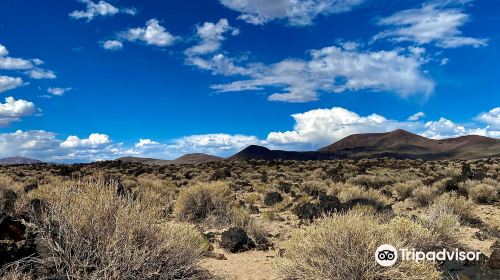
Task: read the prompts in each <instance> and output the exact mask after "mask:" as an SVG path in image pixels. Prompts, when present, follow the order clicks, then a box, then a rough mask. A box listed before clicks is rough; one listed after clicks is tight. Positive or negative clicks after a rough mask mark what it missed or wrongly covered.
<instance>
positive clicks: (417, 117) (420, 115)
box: [408, 112, 425, 121]
mask: <svg viewBox="0 0 500 280" xmlns="http://www.w3.org/2000/svg"><path fill="white" fill-rule="evenodd" d="M423 117H425V113H424V112H418V113H415V114H413V115H411V116H409V117H408V120H409V121H418V120H420V119H421V118H423Z"/></svg>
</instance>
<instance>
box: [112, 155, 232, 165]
mask: <svg viewBox="0 0 500 280" xmlns="http://www.w3.org/2000/svg"><path fill="white" fill-rule="evenodd" d="M116 160H118V161H122V162H130V163H143V164H154V165H168V164H199V163H204V162H212V161H221V160H223V158H220V157H216V156H212V155H207V154H202V153H195V154H186V155H183V156H181V157H179V158H177V159H174V160H163V159H154V158H141V157H122V158H118V159H116Z"/></svg>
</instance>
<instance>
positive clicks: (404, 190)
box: [389, 180, 424, 200]
mask: <svg viewBox="0 0 500 280" xmlns="http://www.w3.org/2000/svg"><path fill="white" fill-rule="evenodd" d="M423 186H424V184H423V183H422V182H421V181H420V180H412V181H406V182H397V183H395V184H394V185H393V186H392V187H390V188H389V189H390V191H391V193H392V195H393V196H394V197H395V198H397V199H399V200H404V199H406V198H408V197H410V196H411V194H412V192H413V190H415V189H418V188H421V187H423Z"/></svg>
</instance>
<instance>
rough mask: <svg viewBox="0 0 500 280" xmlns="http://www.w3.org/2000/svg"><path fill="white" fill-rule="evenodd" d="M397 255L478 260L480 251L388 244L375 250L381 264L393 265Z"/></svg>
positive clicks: (417, 258) (418, 258)
mask: <svg viewBox="0 0 500 280" xmlns="http://www.w3.org/2000/svg"><path fill="white" fill-rule="evenodd" d="M398 251H399V252H398ZM398 255H399V259H401V261H415V262H419V261H446V260H450V261H451V260H456V261H465V260H467V261H479V260H480V255H481V252H473V251H470V252H465V251H459V250H458V249H455V250H451V251H450V250H446V249H443V250H440V251H430V252H424V251H417V250H415V249H406V248H403V249H399V250H397V249H396V248H394V246H392V245H390V244H383V245H380V246H379V247H378V248H377V250H376V251H375V261H376V262H377V263H378V264H379V265H381V266H386V267H387V266H393V265H394V264H395V263H396V262H397V261H398Z"/></svg>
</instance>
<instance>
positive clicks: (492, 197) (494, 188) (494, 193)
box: [461, 181, 499, 203]
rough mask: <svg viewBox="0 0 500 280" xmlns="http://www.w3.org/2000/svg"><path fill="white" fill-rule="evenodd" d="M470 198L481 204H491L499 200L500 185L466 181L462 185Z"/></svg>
mask: <svg viewBox="0 0 500 280" xmlns="http://www.w3.org/2000/svg"><path fill="white" fill-rule="evenodd" d="M461 188H462V189H465V190H466V191H467V193H468V195H469V198H470V199H472V200H474V201H476V202H479V203H491V202H495V201H497V200H498V192H499V185H498V184H496V185H493V184H491V185H490V184H487V183H485V182H484V181H483V182H479V181H466V182H465V183H464V185H461Z"/></svg>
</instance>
